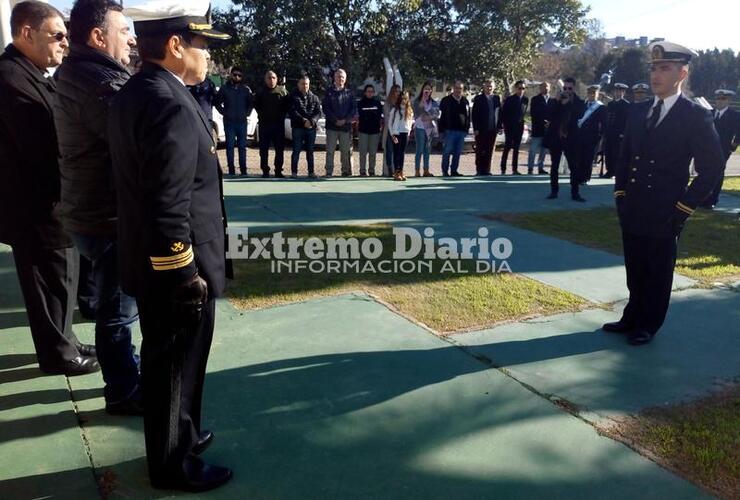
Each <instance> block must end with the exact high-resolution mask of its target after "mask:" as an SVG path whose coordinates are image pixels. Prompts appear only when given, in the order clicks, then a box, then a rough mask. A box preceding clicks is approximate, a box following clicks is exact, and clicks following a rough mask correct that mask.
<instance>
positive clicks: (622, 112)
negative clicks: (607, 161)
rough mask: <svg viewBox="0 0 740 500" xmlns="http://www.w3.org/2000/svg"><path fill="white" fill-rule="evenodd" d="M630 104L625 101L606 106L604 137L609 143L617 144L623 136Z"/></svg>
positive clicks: (613, 102) (621, 100)
mask: <svg viewBox="0 0 740 500" xmlns="http://www.w3.org/2000/svg"><path fill="white" fill-rule="evenodd" d="M629 109H630V103H629V101H627V100H625V99H620V100H618V101H612V102H610V103H609V104H607V106H606V114H607V119H606V137H607V139H608V141H609V142H610V143H614V142H618V141H619V139H620V138H621V137H622V136H624V128H625V127H626V126H627V114H628V113H629Z"/></svg>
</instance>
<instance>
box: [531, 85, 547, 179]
mask: <svg viewBox="0 0 740 500" xmlns="http://www.w3.org/2000/svg"><path fill="white" fill-rule="evenodd" d="M551 100H552V99H551V98H550V84H549V83H547V82H542V83H540V93H539V94H537V95H536V96H534V97H533V98H532V103H531V105H530V107H529V116H530V117H531V118H532V130H530V132H531V133H530V134H529V137H530V140H529V158H528V161H527V173H528V174H529V175H532V172H533V171H534V161H535V156H539V158H538V163H537V173H538V174H543V175H545V174H547V170H545V168H544V162H545V151H546V148H545V146H544V145H543V142H544V139H545V122H546V120H547V106H548V104H549V103H550V101H551ZM550 159H551V160H552V153H551V154H550Z"/></svg>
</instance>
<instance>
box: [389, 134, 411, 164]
mask: <svg viewBox="0 0 740 500" xmlns="http://www.w3.org/2000/svg"><path fill="white" fill-rule="evenodd" d="M396 138H397V139H398V142H397V143H395V142H394V143H393V167H394V168H395V171H396V172H401V173H403V159H404V157H405V156H406V144H408V141H409V134H408V133H406V132H404V133H401V134H398V135H397V136H396Z"/></svg>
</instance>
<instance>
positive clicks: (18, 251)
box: [13, 242, 80, 369]
mask: <svg viewBox="0 0 740 500" xmlns="http://www.w3.org/2000/svg"><path fill="white" fill-rule="evenodd" d="M13 259H14V260H15V269H16V273H17V274H18V281H19V282H20V285H21V291H22V293H23V301H24V303H25V305H26V312H27V313H28V323H29V326H30V327H31V336H32V337H33V345H34V347H35V348H36V357H37V358H38V362H39V366H40V367H41V368H42V369H45V368H48V369H52V368H54V367H56V366H57V365H59V364H60V363H62V362H64V361H69V360H71V359H73V358H75V357H76V356H79V354H80V353H79V351H78V350H77V346H78V345H79V340H77V337H76V336H75V334H74V333H72V313H73V312H74V306H75V295H76V294H77V273H78V266H79V254H78V253H77V251H76V250H75V249H74V248H73V247H72V248H60V249H53V250H47V249H43V248H39V246H38V245H37V244H33V243H30V242H29V243H20V244H16V245H14V246H13Z"/></svg>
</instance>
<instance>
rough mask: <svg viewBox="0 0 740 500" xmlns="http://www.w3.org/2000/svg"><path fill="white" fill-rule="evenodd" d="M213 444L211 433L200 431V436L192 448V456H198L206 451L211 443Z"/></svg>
mask: <svg viewBox="0 0 740 500" xmlns="http://www.w3.org/2000/svg"><path fill="white" fill-rule="evenodd" d="M212 442H213V433H212V432H211V431H201V433H200V435H199V436H198V442H197V443H195V446H193V454H194V455H200V454H201V453H203V452H204V451H206V449H207V448H208V447H209V446H211V443H212Z"/></svg>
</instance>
